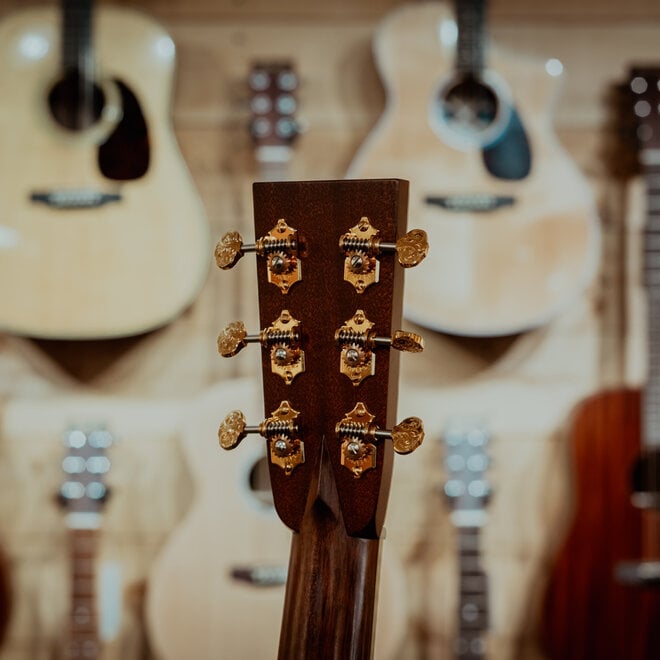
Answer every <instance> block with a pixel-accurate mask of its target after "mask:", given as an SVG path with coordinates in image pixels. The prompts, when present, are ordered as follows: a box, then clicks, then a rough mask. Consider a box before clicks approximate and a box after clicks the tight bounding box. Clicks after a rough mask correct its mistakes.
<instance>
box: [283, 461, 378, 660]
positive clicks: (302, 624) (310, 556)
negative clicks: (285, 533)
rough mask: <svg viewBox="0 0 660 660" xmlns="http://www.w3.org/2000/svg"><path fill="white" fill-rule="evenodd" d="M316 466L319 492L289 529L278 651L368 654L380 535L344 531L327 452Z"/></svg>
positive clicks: (363, 658) (288, 654) (361, 657)
mask: <svg viewBox="0 0 660 660" xmlns="http://www.w3.org/2000/svg"><path fill="white" fill-rule="evenodd" d="M320 472H321V474H320V475H319V477H320V484H321V488H320V492H319V493H318V496H317V497H315V498H313V501H310V502H309V506H308V509H307V512H306V515H305V517H304V519H303V523H302V527H301V529H300V532H298V533H295V534H294V535H293V542H292V544H291V556H290V563H289V572H288V579H287V585H286V598H285V601H284V614H283V617H282V629H281V632H280V646H279V656H278V657H279V658H280V660H285V659H288V658H312V657H319V658H328V660H330V659H333V660H340V659H341V660H344V659H351V660H367V659H368V658H371V653H372V651H371V650H372V648H373V643H372V642H373V631H374V618H375V602H376V587H377V576H378V555H379V552H378V551H379V541H378V539H360V538H352V537H349V536H348V535H347V534H346V531H345V529H344V524H343V521H342V516H341V512H340V510H339V498H338V495H337V490H336V488H335V486H334V482H333V479H332V474H331V467H330V463H329V459H328V456H327V452H324V458H323V460H322V463H321V468H320ZM311 499H312V498H310V500H311Z"/></svg>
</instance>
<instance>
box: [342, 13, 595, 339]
mask: <svg viewBox="0 0 660 660" xmlns="http://www.w3.org/2000/svg"><path fill="white" fill-rule="evenodd" d="M483 4H484V3H483V1H482V2H479V1H478V0H477V1H474V0H472V1H471V2H469V3H468V2H460V3H458V5H459V7H461V6H467V5H483ZM477 11H483V6H482V7H481V8H480V9H479V8H477ZM480 20H481V19H479V18H477V19H476V22H472V23H470V25H471V26H474V25H478V26H479V27H480V26H481V23H480ZM456 34H457V31H456V21H455V19H454V14H453V13H452V11H451V10H450V8H449V7H448V6H447V5H445V4H443V3H441V2H426V3H409V4H407V5H405V6H403V7H401V8H399V9H396V10H394V11H393V12H392V13H391V14H389V15H388V16H387V17H386V18H385V19H384V20H383V22H382V23H381V25H380V27H379V29H378V31H377V33H376V37H375V40H374V56H375V60H376V64H377V67H378V70H379V72H380V75H381V79H382V81H383V84H384V86H385V89H386V93H387V102H386V107H385V110H384V112H383V114H382V116H381V117H380V119H379V121H378V123H377V124H376V126H375V127H374V128H373V130H372V132H371V133H370V134H369V136H368V137H367V139H366V141H365V142H364V143H363V145H362V146H361V147H360V149H359V151H358V152H357V154H356V156H355V158H354V160H353V162H352V164H351V166H350V168H349V171H348V175H349V176H351V177H385V176H402V177H404V178H406V179H409V180H410V182H411V188H410V214H411V217H412V218H414V219H415V222H416V223H418V224H419V226H420V227H421V228H422V229H424V230H425V231H426V232H427V233H428V235H429V244H430V245H431V246H432V249H431V250H430V252H429V257H428V262H427V265H426V268H425V269H424V272H422V271H421V270H420V271H412V272H411V273H410V275H409V277H408V279H407V283H406V297H405V299H404V314H405V315H406V317H407V318H409V319H410V320H412V321H415V322H416V323H418V324H420V325H422V326H423V327H428V328H431V329H434V330H438V331H442V332H447V333H452V334H457V335H465V336H496V335H508V334H514V333H517V332H520V331H524V330H527V329H530V328H532V327H535V326H539V325H541V324H543V323H545V322H547V321H548V320H550V319H551V318H552V317H554V316H555V315H556V314H558V313H559V312H560V311H561V310H563V309H565V308H566V307H567V306H568V305H569V304H570V302H571V301H573V300H575V299H576V297H577V296H578V295H579V293H580V291H581V290H582V289H583V288H584V287H585V286H586V285H587V283H588V282H589V281H590V279H591V278H592V276H593V274H594V271H595V266H596V262H597V255H598V246H599V240H598V238H599V235H598V227H597V217H596V213H595V206H594V202H593V196H592V194H591V192H590V190H589V188H588V184H587V182H586V180H585V178H584V176H583V175H582V174H581V173H580V172H579V171H578V169H577V167H576V166H575V164H574V163H573V162H572V161H571V159H570V158H569V156H568V154H567V153H566V152H565V150H564V149H563V148H562V146H561V145H560V143H559V142H558V140H557V138H556V136H555V134H554V133H553V131H552V130H551V117H550V109H551V107H552V104H553V102H554V99H555V96H556V91H557V89H556V88H557V83H558V80H557V78H558V77H559V74H560V70H561V69H560V67H561V65H560V64H559V63H556V64H555V67H557V65H558V67H559V68H556V69H552V68H548V69H546V68H544V62H542V61H537V60H534V59H532V58H528V57H525V56H520V55H518V54H514V53H507V52H505V51H503V50H499V49H496V48H494V47H493V48H489V49H488V56H487V57H485V56H484V49H485V46H484V44H483V43H482V41H481V40H482V38H483V35H482V34H477V35H472V36H470V37H469V39H471V40H469V41H466V39H465V38H463V37H461V36H460V31H459V58H458V62H459V64H458V68H459V72H460V67H461V57H462V53H464V52H467V53H468V54H467V55H466V56H465V57H464V58H463V59H466V60H467V64H465V66H473V67H474V68H475V69H476V71H475V72H474V75H475V76H477V78H478V79H480V80H483V81H485V83H486V85H487V86H488V87H486V89H487V90H491V92H492V94H490V96H489V94H486V97H485V98H484V99H481V106H480V107H478V108H477V111H476V112H477V115H478V119H483V115H484V114H485V115H486V116H487V118H489V119H492V126H491V127H487V128H486V130H484V135H483V136H479V135H477V136H475V135H472V134H470V132H469V131H467V132H465V133H461V132H458V131H453V130H452V129H451V128H450V127H449V126H450V124H449V120H448V119H447V117H448V116H449V115H451V112H452V104H453V103H454V102H456V101H457V99H453V98H448V97H451V96H452V95H453V96H457V97H460V96H461V95H464V96H466V97H467V98H468V100H469V99H470V98H471V96H472V97H474V95H476V94H477V92H478V91H479V90H480V89H481V90H482V91H483V88H477V89H476V90H475V89H473V87H474V86H475V84H474V77H473V78H470V76H471V75H472V72H470V74H469V75H468V76H467V80H468V83H470V84H467V83H466V84H465V85H463V86H462V87H461V86H458V87H457V88H454V89H453V91H452V89H449V88H450V87H451V83H452V81H453V79H454V77H455V75H456V73H455V71H454V68H455V66H456V64H455V62H456V58H457V47H456ZM475 53H476V55H475ZM484 59H485V62H484V61H483V60H484ZM472 60H475V61H474V62H473V61H472ZM551 73H552V74H556V75H551ZM463 87H466V89H463ZM491 97H492V98H491ZM443 100H444V101H446V102H445V103H444V105H443V104H442V103H441V101H443ZM458 100H460V98H459V99H458Z"/></svg>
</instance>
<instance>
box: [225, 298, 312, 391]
mask: <svg viewBox="0 0 660 660" xmlns="http://www.w3.org/2000/svg"><path fill="white" fill-rule="evenodd" d="M300 338H301V333H300V322H299V321H298V320H296V319H294V318H293V317H292V316H291V314H289V312H288V310H286V309H284V310H282V313H281V314H280V315H279V317H278V318H277V319H276V320H275V321H273V323H272V324H271V325H270V326H269V327H268V328H266V329H265V330H262V331H261V332H260V333H259V334H258V335H248V333H247V332H246V330H245V326H244V325H243V323H242V322H241V321H236V322H234V323H230V324H229V325H228V326H227V327H226V328H225V329H224V330H223V331H222V332H221V333H220V334H219V335H218V352H219V353H220V355H222V357H233V356H234V355H236V354H237V353H238V352H239V351H240V350H241V349H242V348H244V347H245V346H246V345H247V344H250V343H260V344H261V345H262V346H266V347H268V348H270V368H271V371H272V372H273V373H274V374H277V375H278V376H281V377H282V378H283V379H284V380H285V382H286V384H287V385H290V384H291V382H292V381H293V379H294V378H295V377H296V376H297V375H298V374H300V373H302V372H303V371H305V351H303V350H302V349H301V348H300Z"/></svg>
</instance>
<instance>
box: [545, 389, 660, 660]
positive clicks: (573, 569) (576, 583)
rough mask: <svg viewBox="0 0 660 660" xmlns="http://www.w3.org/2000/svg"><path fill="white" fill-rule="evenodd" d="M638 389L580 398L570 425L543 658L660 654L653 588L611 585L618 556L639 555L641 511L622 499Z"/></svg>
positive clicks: (634, 452) (633, 453) (635, 446)
mask: <svg viewBox="0 0 660 660" xmlns="http://www.w3.org/2000/svg"><path fill="white" fill-rule="evenodd" d="M640 406H641V400H640V393H639V391H637V390H614V391H610V392H604V393H602V394H599V395H597V396H595V397H593V398H591V399H588V400H587V401H586V402H585V403H584V404H582V405H581V407H580V408H579V409H578V411H577V413H576V415H575V417H574V423H573V427H572V431H571V437H570V452H571V454H572V465H573V479H574V482H573V483H574V501H575V511H574V515H573V517H572V520H571V525H570V529H569V533H568V536H567V537H566V539H565V541H564V542H563V543H562V545H561V549H560V551H559V554H558V555H557V557H556V563H555V564H554V567H553V570H552V573H551V577H550V583H549V587H548V591H547V595H546V599H545V607H544V610H543V614H542V618H541V626H542V630H543V641H544V645H545V650H546V652H547V656H548V657H549V658H562V660H564V659H571V658H576V659H577V658H585V657H589V658H594V660H596V659H598V660H606V659H608V660H609V659H612V660H614V659H615V658H622V657H626V658H631V659H639V660H646V659H650V658H655V657H657V656H658V654H660V631H659V630H658V626H657V623H658V621H660V593H658V591H657V590H649V589H639V588H636V587H630V586H625V585H621V584H618V583H617V581H616V580H615V578H614V571H615V568H616V566H617V564H618V563H619V562H622V561H635V560H636V559H640V558H642V557H643V556H644V551H643V546H642V515H641V512H640V511H639V510H638V509H635V508H634V507H633V506H632V504H631V502H630V492H631V484H630V469H631V468H632V465H633V463H634V461H635V459H636V458H637V457H638V455H639V452H640V450H641V443H640Z"/></svg>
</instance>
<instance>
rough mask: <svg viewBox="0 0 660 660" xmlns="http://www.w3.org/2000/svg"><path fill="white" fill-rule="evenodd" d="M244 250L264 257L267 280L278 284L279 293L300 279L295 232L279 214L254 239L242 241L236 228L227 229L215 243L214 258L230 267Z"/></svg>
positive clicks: (219, 266) (220, 265) (222, 266)
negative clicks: (274, 221) (270, 227)
mask: <svg viewBox="0 0 660 660" xmlns="http://www.w3.org/2000/svg"><path fill="white" fill-rule="evenodd" d="M247 252H255V253H256V254H258V255H259V256H260V257H266V260H267V262H266V263H267V270H268V281H269V282H270V283H272V284H275V285H276V286H278V287H279V288H280V289H281V291H282V293H288V291H289V289H290V288H291V287H292V286H293V285H294V284H295V283H296V282H299V281H300V280H301V279H302V272H301V264H300V259H299V258H298V232H297V230H295V229H293V228H292V227H289V225H288V224H287V223H286V220H284V219H283V218H280V219H279V220H278V221H277V223H276V224H275V226H274V227H273V228H272V229H271V230H270V231H269V232H268V234H266V235H265V236H262V237H261V238H259V239H257V241H256V242H255V243H249V244H243V238H242V237H241V235H240V234H239V233H238V232H237V231H230V232H227V233H226V234H225V235H224V236H223V237H222V238H221V239H220V240H219V241H218V244H217V245H216V246H215V262H216V264H217V265H218V268H222V269H223V270H227V269H229V268H233V267H234V265H235V264H236V262H237V261H238V260H239V259H240V258H241V257H242V256H243V255H244V254H245V253H247Z"/></svg>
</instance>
